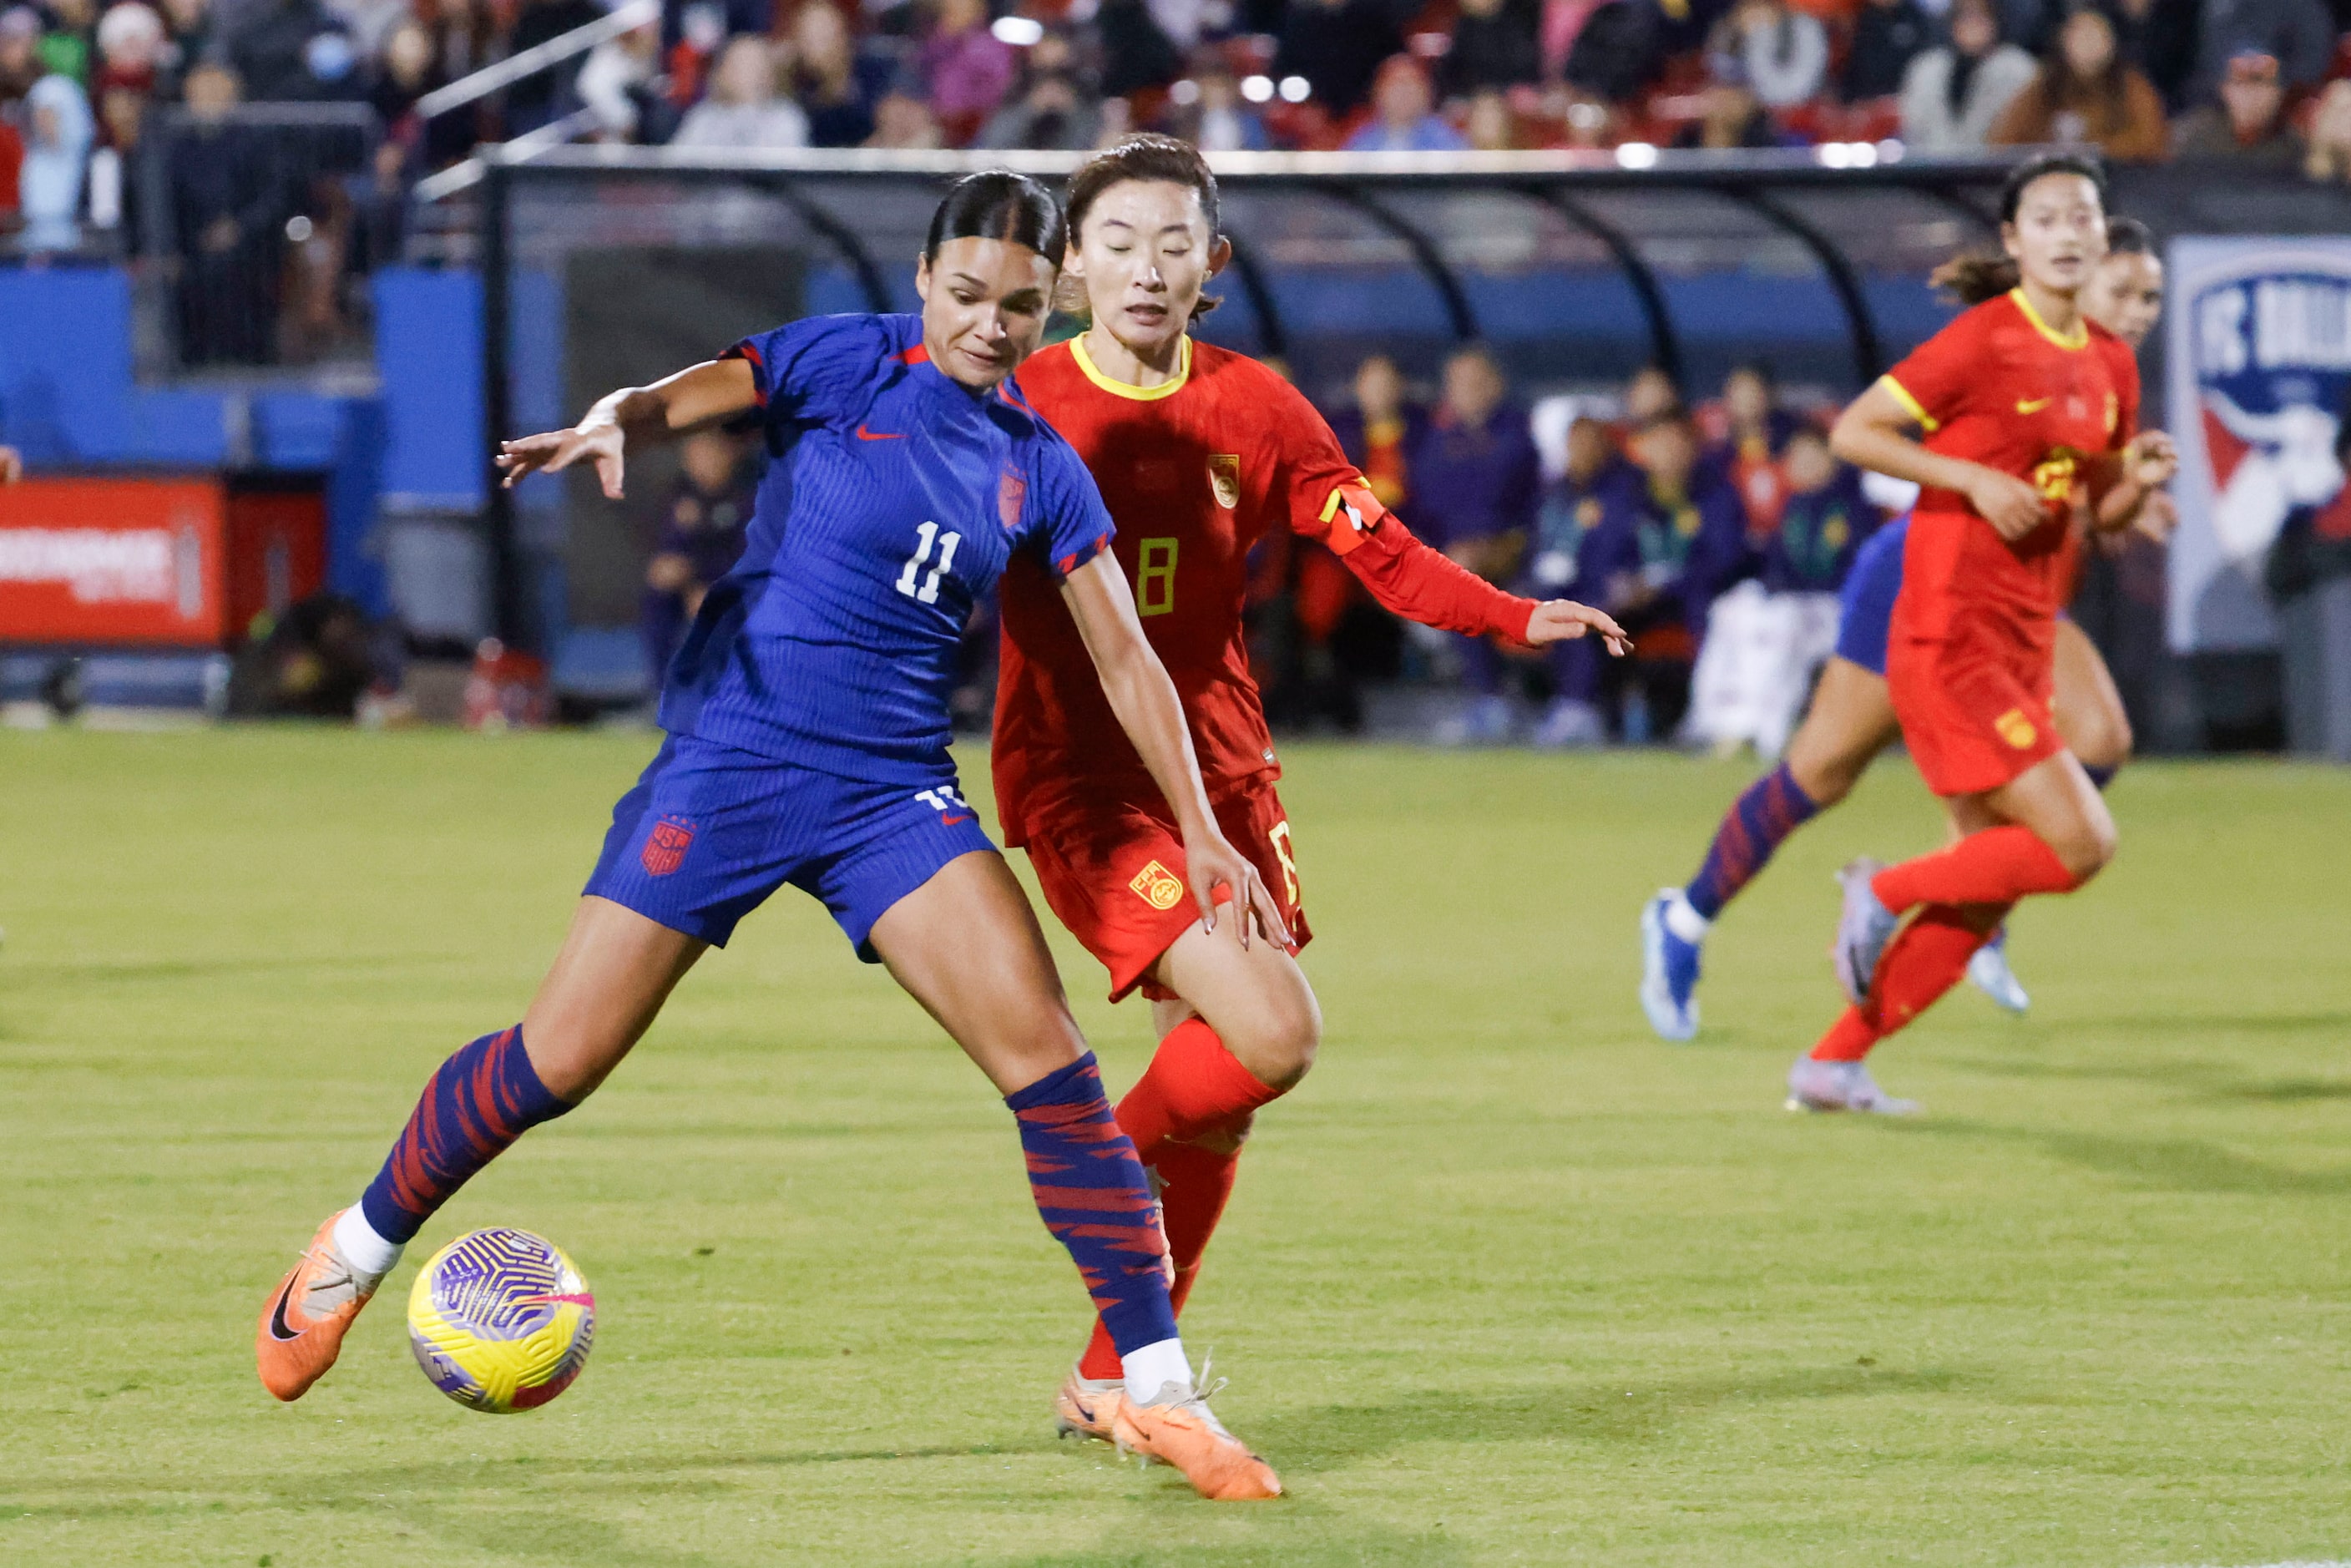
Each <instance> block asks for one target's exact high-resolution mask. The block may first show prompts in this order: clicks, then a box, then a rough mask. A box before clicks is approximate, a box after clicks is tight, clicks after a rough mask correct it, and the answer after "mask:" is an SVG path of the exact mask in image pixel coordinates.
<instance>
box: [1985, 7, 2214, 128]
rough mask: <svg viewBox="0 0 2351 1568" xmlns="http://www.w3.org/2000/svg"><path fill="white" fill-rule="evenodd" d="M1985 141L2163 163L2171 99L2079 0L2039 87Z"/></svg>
mask: <svg viewBox="0 0 2351 1568" xmlns="http://www.w3.org/2000/svg"><path fill="white" fill-rule="evenodd" d="M1985 140H1986V141H1989V142H1990V143H1991V145H1992V146H1994V147H2037V146H2040V145H2041V144H2043V142H2052V141H2054V142H2064V143H2067V144H2071V145H2079V144H2083V143H2087V144H2089V145H2091V146H2094V147H2095V148H2097V150H2098V151H2099V152H2103V153H2105V155H2106V156H2107V157H2108V158H2111V159H2113V160H2114V161H2115V162H2118V163H2152V162H2157V161H2158V160H2159V159H2161V158H2162V157H2163V155H2164V153H2165V152H2167V151H2168V145H2169V144H2168V140H2167V138H2166V136H2165V134H2164V124H2163V99H2161V98H2159V97H2158V96H2157V94H2156V90H2155V85H2154V84H2153V83H2152V82H2150V81H2148V80H2147V76H2146V74H2145V73H2144V72H2142V71H2140V70H2139V69H2138V68H2137V67H2135V66H2132V65H2130V64H2129V63H2128V62H2126V60H2124V58H2123V57H2122V54H2121V51H2120V49H2119V48H2118V47H2117V46H2116V37H2115V25H2114V23H2113V22H2112V21H2111V20H2109V19H2108V18H2107V16H2106V14H2105V12H2104V11H2102V10H2100V9H2098V7H2097V5H2095V3H2094V0H2075V4H2074V10H2073V13H2072V15H2070V16H2067V17H2066V18H2065V21H2064V26H2061V27H2059V28H2058V30H2057V40H2056V42H2055V44H2054V45H2053V46H2052V47H2051V48H2050V50H2049V55H2048V57H2047V58H2046V59H2044V60H2043V62H2042V65H2041V69H2040V72H2039V74H2037V75H2036V76H2034V78H2032V85H2031V86H2030V87H2028V88H2026V89H2024V90H2023V91H2022V92H2020V93H2018V94H2017V95H2016V97H2015V98H2014V99H2012V100H2011V102H2010V103H2009V106H2008V107H2007V108H2006V109H2004V110H2001V114H2000V118H1999V119H1998V120H1993V121H1992V126H1991V132H1990V134H1989V135H1988V136H1987V137H1986V139H1985Z"/></svg>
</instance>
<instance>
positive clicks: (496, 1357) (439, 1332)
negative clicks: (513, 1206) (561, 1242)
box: [408, 1229, 596, 1416]
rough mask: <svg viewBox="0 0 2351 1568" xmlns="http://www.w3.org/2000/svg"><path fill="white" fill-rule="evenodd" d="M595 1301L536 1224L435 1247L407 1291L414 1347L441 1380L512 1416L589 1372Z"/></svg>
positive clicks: (471, 1400)
mask: <svg viewBox="0 0 2351 1568" xmlns="http://www.w3.org/2000/svg"><path fill="white" fill-rule="evenodd" d="M595 1337H596V1298H595V1296H594V1295H592V1294H590V1291H589V1289H588V1281H586V1280H584V1279H582V1278H580V1270H578V1269H577V1268H575V1267H573V1265H572V1262H571V1260H570V1259H569V1258H567V1257H565V1256H564V1255H563V1249H561V1248H560V1247H558V1246H557V1245H556V1244H555V1243H554V1242H552V1241H549V1240H548V1239H546V1238H545V1237H543V1236H534V1235H532V1234H531V1233H530V1232H529V1231H528V1230H507V1229H497V1230H475V1231H473V1232H470V1233H469V1234H467V1235H464V1236H460V1237H459V1238H457V1239H456V1240H455V1241H452V1242H451V1243H449V1245H448V1246H446V1247H444V1248H443V1249H441V1250H440V1251H438V1252H435V1253H434V1255H433V1257H432V1259H431V1260H429V1261H427V1262H426V1263H425V1265H424V1267H423V1270H420V1271H419V1272H418V1273H417V1276H416V1284H415V1285H414V1287H413V1289H411V1290H410V1291H409V1292H408V1343H409V1345H410V1347H411V1348H412V1349H413V1350H414V1351H415V1352H416V1364H417V1365H419V1366H421V1367H423V1369H424V1375H425V1376H427V1377H429V1378H431V1379H432V1380H433V1386H434V1387H435V1388H438V1389H439V1390H440V1391H441V1392H442V1393H444V1394H446V1395H447V1396H449V1397H450V1398H452V1399H455V1401H456V1402H457V1403H458V1404H460V1405H463V1406H466V1407H467V1408H468V1409H473V1410H481V1411H486V1412H487V1413H488V1414H490V1415H493V1416H511V1415H513V1414H514V1413H515V1412H517V1411H518V1410H529V1409H533V1408H535V1407H537V1406H541V1405H544V1404H546V1403H547V1402H548V1401H549V1400H550V1399H552V1398H554V1397H555V1396H557V1395H559V1394H560V1393H562V1392H563V1391H564V1390H565V1389H566V1388H569V1386H571V1380H572V1379H573V1378H575V1377H577V1376H579V1375H580V1368H581V1367H582V1366H584V1365H586V1364H587V1362H588V1347H589V1344H590V1343H591V1342H592V1341H593V1340H594V1339H595Z"/></svg>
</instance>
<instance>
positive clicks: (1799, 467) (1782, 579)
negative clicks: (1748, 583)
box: [1759, 424, 1885, 594]
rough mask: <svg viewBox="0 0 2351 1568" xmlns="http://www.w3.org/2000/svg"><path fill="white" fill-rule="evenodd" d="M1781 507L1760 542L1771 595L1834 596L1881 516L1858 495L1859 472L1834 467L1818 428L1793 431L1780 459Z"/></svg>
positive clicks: (1808, 426) (1766, 586) (1844, 466)
mask: <svg viewBox="0 0 2351 1568" xmlns="http://www.w3.org/2000/svg"><path fill="white" fill-rule="evenodd" d="M1784 462H1785V464H1786V467H1787V476H1788V497H1787V504H1786V505H1785V506H1784V507H1782V508H1781V512H1780V518H1779V526H1778V527H1776V528H1773V529H1771V532H1770V533H1769V534H1768V535H1767V536H1765V538H1764V544H1763V549H1762V552H1761V565H1760V573H1759V574H1760V575H1761V578H1762V581H1763V587H1764V589H1765V590H1766V591H1769V592H1772V593H1826V594H1834V593H1835V592H1836V591H1838V590H1839V589H1841V588H1843V587H1844V580H1845V574H1846V573H1847V572H1849V571H1851V570H1853V558H1854V556H1855V553H1856V552H1857V551H1859V549H1861V547H1862V545H1863V543H1864V542H1865V541H1866V540H1867V539H1868V538H1869V536H1870V535H1871V534H1873V533H1875V532H1876V530H1877V527H1878V525H1879V524H1880V523H1882V522H1883V521H1884V520H1885V514H1884V513H1882V512H1880V511H1879V510H1878V509H1877V507H1876V506H1874V505H1873V504H1872V503H1871V502H1870V500H1869V497H1866V496H1865V495H1863V494H1862V489H1861V471H1860V470H1859V469H1857V468H1855V467H1853V466H1852V465H1848V464H1844V463H1840V462H1838V461H1837V460H1836V458H1835V456H1834V455H1833V454H1832V453H1831V452H1830V451H1829V440H1828V436H1827V434H1825V433H1823V431H1822V430H1821V428H1820V427H1819V426H1818V425H1812V424H1804V425H1799V426H1797V428H1796V429H1795V430H1794V432H1792V434H1790V435H1789V437H1788V447H1787V454H1786V456H1785V459H1784Z"/></svg>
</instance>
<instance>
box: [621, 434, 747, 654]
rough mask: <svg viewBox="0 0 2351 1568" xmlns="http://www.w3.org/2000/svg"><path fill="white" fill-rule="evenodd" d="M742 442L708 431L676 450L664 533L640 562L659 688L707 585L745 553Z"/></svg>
mask: <svg viewBox="0 0 2351 1568" xmlns="http://www.w3.org/2000/svg"><path fill="white" fill-rule="evenodd" d="M748 466H749V465H747V463H746V462H745V461H744V455H743V448H742V445H741V444H740V443H739V442H738V441H737V439H736V438H735V437H734V436H732V435H728V434H724V433H723V432H719V431H715V430H705V431H701V432H698V433H697V434H693V435H689V436H687V437H686V438H685V440H684V442H682V443H681V444H679V446H678V469H679V473H678V479H677V483H676V484H675V485H674V486H673V487H672V488H671V490H670V494H669V499H668V501H667V502H666V503H665V504H664V507H663V508H662V514H661V534H660V538H658V539H657V540H656V542H655V543H654V545H653V559H651V560H649V561H647V562H646V563H645V586H644V591H643V595H642V596H641V598H640V601H639V603H640V610H639V617H638V624H639V627H640V630H641V633H642V635H643V639H644V649H645V663H646V665H647V668H648V669H649V671H650V673H651V674H652V676H653V690H654V691H655V692H658V691H660V690H661V685H662V678H663V676H664V674H665V673H666V672H667V671H668V669H669V662H670V660H671V659H672V658H673V657H674V656H675V655H676V653H677V645H678V643H681V642H682V641H684V637H685V629H686V627H687V626H689V625H691V624H692V623H693V621H694V617H695V612H696V611H699V610H700V609H701V608H702V598H703V595H704V594H705V593H707V592H708V591H710V585H711V584H712V583H714V582H716V581H717V580H719V579H720V578H722V577H724V576H726V573H727V571H728V570H730V569H731V568H732V567H733V566H734V565H735V562H736V561H737V559H740V558H741V556H742V554H743V540H744V532H743V530H744V526H745V525H746V524H747V523H748V522H749V521H750V520H751V498H752V497H751V478H750V475H749V473H748V472H747V470H748Z"/></svg>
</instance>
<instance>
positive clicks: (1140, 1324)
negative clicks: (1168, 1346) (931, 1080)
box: [1004, 1051, 1175, 1355]
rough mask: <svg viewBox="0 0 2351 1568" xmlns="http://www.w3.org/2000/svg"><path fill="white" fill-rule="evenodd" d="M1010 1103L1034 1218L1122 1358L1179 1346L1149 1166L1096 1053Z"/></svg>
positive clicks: (1009, 1098)
mask: <svg viewBox="0 0 2351 1568" xmlns="http://www.w3.org/2000/svg"><path fill="white" fill-rule="evenodd" d="M1004 1103H1005V1105H1006V1107H1007V1108H1008V1109H1009V1110H1010V1111H1011V1113H1012V1114H1013V1115H1014V1116H1015V1117H1016V1118H1018V1119H1019V1124H1020V1147H1021V1150H1022V1152H1024V1153H1025V1154H1026V1155H1028V1156H1029V1190H1030V1191H1031V1192H1032V1193H1034V1194H1035V1195H1036V1198H1037V1212H1038V1214H1039V1215H1040V1216H1041V1217H1042V1218H1043V1219H1044V1221H1045V1228H1046V1229H1048V1230H1050V1231H1051V1232H1052V1233H1053V1237H1054V1239H1056V1240H1058V1241H1060V1242H1061V1245H1062V1246H1064V1247H1066V1248H1068V1249H1070V1259H1071V1261H1072V1262H1074V1263H1076V1264H1077V1266H1078V1275H1079V1277H1080V1278H1081V1279H1082V1280H1084V1281H1085V1284H1086V1293H1087V1294H1088V1295H1090V1296H1092V1298H1093V1303H1094V1310H1095V1311H1096V1312H1100V1313H1101V1314H1102V1323H1103V1325H1104V1326H1105V1327H1107V1328H1108V1329H1109V1330H1110V1336H1111V1340H1112V1342H1113V1343H1114V1344H1116V1345H1117V1346H1118V1351H1119V1354H1121V1355H1127V1354H1132V1353H1134V1352H1135V1351H1138V1350H1141V1349H1142V1348H1143V1347H1144V1346H1145V1345H1151V1344H1158V1343H1161V1342H1163V1341H1165V1340H1172V1339H1174V1338H1175V1309H1174V1308H1173V1307H1171V1306H1170V1305H1168V1302H1167V1274H1166V1257H1167V1239H1166V1237H1165V1235H1163V1234H1162V1233H1161V1231H1160V1228H1159V1214H1158V1210H1157V1208H1156V1207H1155V1205H1154V1204H1153V1203H1152V1200H1151V1184H1150V1182H1149V1181H1148V1180H1146V1179H1145V1177H1144V1174H1143V1162H1142V1161H1140V1160H1138V1159H1136V1158H1135V1157H1134V1143H1133V1142H1132V1141H1130V1140H1129V1139H1128V1137H1127V1135H1126V1134H1124V1133H1123V1132H1121V1131H1120V1130H1119V1125H1118V1122H1117V1119H1116V1118H1115V1117H1113V1115H1112V1114H1111V1108H1110V1099H1109V1097H1108V1096H1107V1095H1105V1094H1103V1092H1102V1071H1101V1070H1100V1069H1099V1068H1097V1067H1096V1066H1095V1065H1094V1056H1093V1052H1092V1051H1088V1052H1086V1054H1084V1055H1083V1056H1081V1057H1080V1058H1078V1059H1077V1061H1073V1062H1071V1063H1070V1065H1069V1066H1067V1067H1064V1068H1062V1069H1061V1070H1060V1071H1056V1072H1051V1073H1049V1074H1047V1075H1046V1076H1045V1077H1043V1078H1040V1079H1039V1080H1038V1081H1037V1082H1034V1083H1031V1084H1030V1085H1029V1087H1028V1088H1026V1089H1023V1090H1021V1091H1020V1092H1019V1093H1017V1094H1008V1095H1007V1096H1005V1100H1004Z"/></svg>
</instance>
